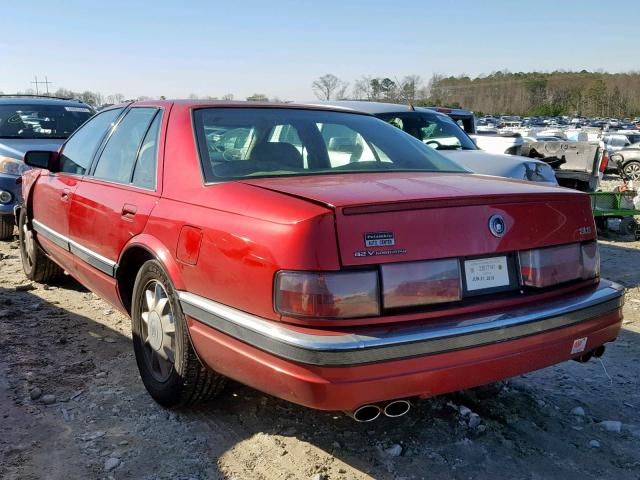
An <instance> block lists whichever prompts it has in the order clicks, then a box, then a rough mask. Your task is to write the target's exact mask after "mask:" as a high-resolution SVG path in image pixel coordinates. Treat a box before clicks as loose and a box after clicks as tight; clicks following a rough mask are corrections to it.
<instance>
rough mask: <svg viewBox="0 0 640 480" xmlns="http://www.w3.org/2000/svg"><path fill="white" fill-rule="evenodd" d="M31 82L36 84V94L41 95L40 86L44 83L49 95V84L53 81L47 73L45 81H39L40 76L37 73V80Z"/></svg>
mask: <svg viewBox="0 0 640 480" xmlns="http://www.w3.org/2000/svg"><path fill="white" fill-rule="evenodd" d="M31 83H32V84H34V85H35V86H36V95H40V89H39V88H38V87H39V85H44V86H45V89H46V90H47V95H49V85H50V84H52V82H50V81H49V79H48V78H47V76H46V75H45V77H44V81H38V76H37V75H35V81H34V82H31Z"/></svg>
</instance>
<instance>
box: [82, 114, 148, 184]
mask: <svg viewBox="0 0 640 480" xmlns="http://www.w3.org/2000/svg"><path fill="white" fill-rule="evenodd" d="M157 112H158V110H157V109H156V108H146V107H142V108H141V107H135V108H132V109H131V110H129V111H128V112H127V114H126V115H125V116H124V118H123V119H122V120H121V121H120V122H119V123H118V125H117V126H116V129H115V130H114V132H113V133H112V134H111V137H109V140H108V141H107V144H106V145H105V147H104V149H103V150H102V153H101V154H100V158H99V159H98V164H97V165H96V168H95V170H94V172H93V176H94V177H95V178H99V179H102V180H109V181H111V182H118V183H130V182H131V176H132V173H133V168H134V165H135V163H136V158H137V157H138V152H139V151H142V149H141V147H142V146H143V145H142V140H143V139H144V137H145V135H146V134H147V130H148V129H149V126H150V124H151V122H152V121H153V117H154V116H155V115H156V113H157ZM149 148H151V147H147V150H146V151H145V152H142V153H144V154H147V153H148V151H149Z"/></svg>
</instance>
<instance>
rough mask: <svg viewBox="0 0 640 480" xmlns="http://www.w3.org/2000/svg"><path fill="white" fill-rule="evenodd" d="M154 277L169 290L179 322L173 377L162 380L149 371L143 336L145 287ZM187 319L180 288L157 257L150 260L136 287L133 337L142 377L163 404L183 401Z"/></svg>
mask: <svg viewBox="0 0 640 480" xmlns="http://www.w3.org/2000/svg"><path fill="white" fill-rule="evenodd" d="M152 280H156V281H158V282H160V283H161V284H162V286H163V287H164V289H165V290H166V292H167V296H168V298H169V302H170V303H171V308H172V310H173V316H174V321H175V328H176V332H175V352H174V356H175V363H174V366H173V368H172V370H171V373H170V374H169V378H167V380H165V381H164V382H160V381H158V380H157V379H155V378H154V377H153V375H152V374H151V372H150V371H149V366H148V365H147V361H146V359H145V353H144V342H143V340H142V338H141V331H142V319H141V313H142V305H143V302H144V301H145V299H144V289H145V286H146V285H147V284H148V283H149V282H150V281H152ZM186 329H187V327H186V323H185V320H184V314H183V313H182V308H181V307H180V302H179V300H178V295H177V293H176V290H175V289H174V287H173V284H172V283H171V280H170V279H169V276H168V275H167V273H166V272H165V270H164V268H163V267H162V265H161V264H160V262H158V261H157V260H149V261H147V262H146V263H144V265H143V266H142V268H140V270H139V271H138V274H137V276H136V281H135V284H134V287H133V297H132V305H131V330H132V337H133V349H134V353H135V357H136V363H137V364H138V370H139V372H140V377H141V379H142V382H143V383H144V385H145V387H146V388H147V390H148V391H149V393H150V394H151V396H152V397H153V398H154V399H155V400H156V401H157V402H158V403H160V404H161V405H164V406H173V405H176V404H178V403H180V402H181V397H182V390H183V388H184V380H183V378H184V374H185V373H186V372H185V369H186V367H187V360H188V349H189V345H188V333H187V330H186Z"/></svg>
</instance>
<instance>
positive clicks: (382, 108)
mask: <svg viewBox="0 0 640 480" xmlns="http://www.w3.org/2000/svg"><path fill="white" fill-rule="evenodd" d="M313 104H315V105H332V106H336V107H342V108H345V109H349V110H356V111H360V112H365V113H370V114H372V115H375V116H376V117H378V118H380V119H382V120H385V121H386V122H389V123H391V124H393V125H395V126H396V127H398V128H400V129H402V130H403V131H405V132H406V133H408V134H410V135H412V136H413V137H415V138H417V139H418V140H420V141H421V142H422V143H424V144H426V145H428V146H430V147H432V148H434V149H436V150H438V152H439V153H441V154H442V155H444V156H445V157H447V158H449V159H451V160H454V161H455V162H457V163H458V164H460V165H462V166H463V167H465V168H467V169H469V170H471V171H472V172H475V173H481V174H484V175H494V176H498V177H508V178H515V179H518V180H530V181H534V182H541V183H545V184H547V185H557V184H558V182H557V180H556V176H555V174H554V171H553V168H551V166H550V165H549V164H547V163H545V162H542V161H540V160H535V159H531V158H526V157H521V156H518V155H507V154H503V153H499V154H496V153H490V152H486V151H483V150H480V149H479V148H478V147H477V146H476V144H475V143H474V142H473V141H472V140H471V138H469V136H468V135H467V134H466V133H465V132H464V131H463V130H462V128H461V127H460V126H459V125H458V124H457V123H456V122H454V121H453V120H452V119H451V118H450V117H449V116H447V115H446V114H444V113H441V112H439V111H437V110H434V109H430V108H422V107H412V106H409V105H400V104H393V103H379V102H367V101H331V102H316V103H313Z"/></svg>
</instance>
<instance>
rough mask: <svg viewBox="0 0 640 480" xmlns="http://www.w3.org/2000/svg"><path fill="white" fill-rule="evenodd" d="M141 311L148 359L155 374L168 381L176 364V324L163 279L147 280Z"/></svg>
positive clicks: (158, 377) (163, 380) (151, 370)
mask: <svg viewBox="0 0 640 480" xmlns="http://www.w3.org/2000/svg"><path fill="white" fill-rule="evenodd" d="M141 310H142V313H141V317H142V331H141V336H142V341H143V343H144V357H145V361H146V363H147V365H148V367H149V371H150V372H151V374H152V375H153V377H154V378H155V379H156V380H157V381H159V382H165V381H167V379H168V378H169V375H170V374H171V371H172V370H173V367H174V364H175V351H176V338H175V334H176V324H175V316H174V314H173V309H172V307H171V302H170V301H169V296H168V295H167V291H166V290H165V288H164V286H163V285H162V284H161V283H160V282H158V281H156V280H152V281H150V282H149V283H147V285H146V286H145V288H144V298H143V299H142V309H141Z"/></svg>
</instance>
